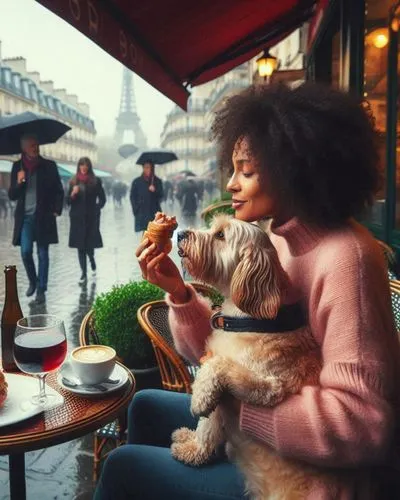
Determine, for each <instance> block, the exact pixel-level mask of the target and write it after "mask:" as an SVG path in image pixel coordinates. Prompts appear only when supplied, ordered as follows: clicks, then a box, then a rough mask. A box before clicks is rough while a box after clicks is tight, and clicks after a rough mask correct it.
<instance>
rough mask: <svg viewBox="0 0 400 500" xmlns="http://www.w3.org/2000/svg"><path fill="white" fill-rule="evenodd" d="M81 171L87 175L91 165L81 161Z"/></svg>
mask: <svg viewBox="0 0 400 500" xmlns="http://www.w3.org/2000/svg"><path fill="white" fill-rule="evenodd" d="M79 172H80V173H81V174H82V175H86V174H87V173H88V172H89V167H88V166H87V165H86V163H81V164H80V165H79Z"/></svg>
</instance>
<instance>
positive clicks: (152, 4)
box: [37, 0, 314, 109]
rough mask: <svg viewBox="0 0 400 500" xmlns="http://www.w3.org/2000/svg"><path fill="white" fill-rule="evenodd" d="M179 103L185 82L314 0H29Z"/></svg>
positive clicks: (257, 41)
mask: <svg viewBox="0 0 400 500" xmlns="http://www.w3.org/2000/svg"><path fill="white" fill-rule="evenodd" d="M37 1H38V2H40V3H42V4H43V5H44V6H46V7H47V8H48V9H50V10H51V11H53V12H54V13H55V14H57V15H59V16H60V17H62V18H63V19H65V20H66V21H67V22H68V23H70V24H72V25H73V26H74V27H75V28H77V29H78V30H79V31H81V32H82V33H84V34H85V35H86V36H88V37H89V38H91V39H92V40H93V41H94V42H96V43H97V44H98V45H99V46H100V47H102V48H103V49H104V50H106V51H107V52H108V53H109V54H111V55H112V56H114V57H115V58H116V59H118V60H119V61H121V62H122V63H123V64H124V65H125V66H127V67H128V68H130V69H131V70H132V71H134V72H135V73H137V74H138V75H139V76H141V77H142V78H144V79H145V80H146V81H147V82H149V83H150V84H151V85H153V86H154V87H155V88H157V89H158V90H159V91H160V92H162V93H163V94H165V95H166V96H167V97H169V98H170V99H172V100H173V101H174V102H176V103H177V104H178V105H179V106H181V107H182V108H184V109H186V102H187V98H188V96H189V92H188V91H187V88H186V87H188V86H190V85H192V86H194V85H199V84H201V83H205V82H207V81H210V80H212V79H214V78H216V77H218V76H220V75H222V74H224V73H225V72H227V71H229V70H230V69H232V68H234V67H235V66H237V65H239V64H241V63H243V62H245V61H247V60H249V59H250V58H251V57H253V56H254V55H256V54H257V53H258V52H260V51H261V50H262V49H263V48H266V47H268V46H271V45H274V44H275V43H277V42H278V41H279V40H281V39H282V38H283V37H284V36H286V35H287V34H289V33H290V32H291V31H293V30H294V29H295V28H297V27H298V26H300V25H301V24H302V23H303V22H304V21H305V20H306V19H308V18H309V17H310V15H311V13H312V7H313V4H314V0H297V1H296V0H279V1H277V0H191V1H188V0H186V1H184V0H145V1H137V0H136V1H135V0H37Z"/></svg>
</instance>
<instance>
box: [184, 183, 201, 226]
mask: <svg viewBox="0 0 400 500" xmlns="http://www.w3.org/2000/svg"><path fill="white" fill-rule="evenodd" d="M182 184H183V183H182ZM198 203H199V195H198V189H197V186H196V183H195V182H194V180H193V179H191V178H189V179H187V180H186V181H185V182H184V187H183V188H182V214H183V215H184V216H186V217H194V216H195V215H196V211H197V206H198Z"/></svg>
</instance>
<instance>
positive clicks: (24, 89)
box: [22, 79, 31, 99]
mask: <svg viewBox="0 0 400 500" xmlns="http://www.w3.org/2000/svg"><path fill="white" fill-rule="evenodd" d="M22 92H23V94H24V97H26V98H27V99H30V98H31V94H30V92H29V85H28V82H27V80H25V79H24V80H22Z"/></svg>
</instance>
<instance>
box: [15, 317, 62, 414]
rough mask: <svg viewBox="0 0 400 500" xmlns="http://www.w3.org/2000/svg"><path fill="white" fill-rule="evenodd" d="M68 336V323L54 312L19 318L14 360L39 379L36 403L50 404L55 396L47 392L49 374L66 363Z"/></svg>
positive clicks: (35, 397) (34, 401) (21, 367)
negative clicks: (53, 313) (66, 325)
mask: <svg viewBox="0 0 400 500" xmlns="http://www.w3.org/2000/svg"><path fill="white" fill-rule="evenodd" d="M66 354H67V339H66V337H65V327H64V322H63V321H62V320H60V319H58V318H57V317H56V316H53V315H51V314H35V315H33V316H26V317H25V318H21V319H20V320H18V321H17V326H16V329H15V337H14V359H15V363H16V364H17V366H18V368H19V369H20V370H21V371H22V372H24V373H28V374H29V375H34V376H36V377H38V379H39V387H40V389H39V394H36V395H34V396H32V398H31V402H32V403H33V404H35V405H46V404H47V403H49V402H51V400H52V399H53V398H54V395H51V394H46V385H45V379H46V375H47V374H48V373H49V372H51V371H53V370H57V368H58V367H59V366H60V365H61V364H62V363H63V362H64V360H65V356H66Z"/></svg>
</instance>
